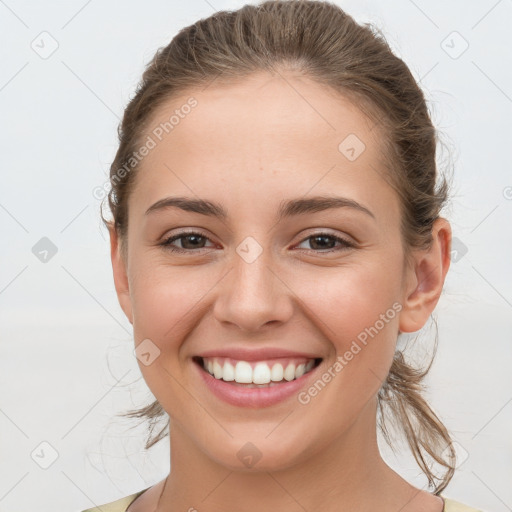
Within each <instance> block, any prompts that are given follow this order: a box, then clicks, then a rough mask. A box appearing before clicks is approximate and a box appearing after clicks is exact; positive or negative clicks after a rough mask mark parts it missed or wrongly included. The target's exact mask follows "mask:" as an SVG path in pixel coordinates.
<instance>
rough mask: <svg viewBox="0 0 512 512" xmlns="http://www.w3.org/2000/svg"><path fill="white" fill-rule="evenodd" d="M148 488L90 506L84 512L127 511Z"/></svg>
mask: <svg viewBox="0 0 512 512" xmlns="http://www.w3.org/2000/svg"><path fill="white" fill-rule="evenodd" d="M146 490H147V489H143V490H142V491H139V492H136V493H134V494H130V495H129V496H125V497H124V498H120V499H118V500H116V501H112V502H110V503H105V504H104V505H98V506H97V507H93V508H88V509H87V510H83V511H82V512H126V509H127V508H128V507H129V506H130V504H131V503H132V502H133V501H135V499H136V498H138V497H139V496H140V495H141V494H142V493H143V492H145V491H146Z"/></svg>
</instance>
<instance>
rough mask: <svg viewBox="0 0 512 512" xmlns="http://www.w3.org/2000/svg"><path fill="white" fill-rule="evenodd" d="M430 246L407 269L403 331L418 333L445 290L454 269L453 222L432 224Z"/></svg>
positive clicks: (443, 220) (402, 316)
mask: <svg viewBox="0 0 512 512" xmlns="http://www.w3.org/2000/svg"><path fill="white" fill-rule="evenodd" d="M432 238H433V240H432V244H431V247H430V248H429V249H426V250H418V251H414V253H413V261H414V263H413V267H414V268H408V269H407V270H406V272H407V274H406V276H405V279H406V281H405V282H407V286H406V288H405V289H404V297H403V302H402V305H403V309H402V311H401V312H400V322H399V329H400V331H401V332H415V331H418V330H420V329H421V328H422V327H423V326H424V325H425V323H426V322H427V320H428V318H429V316H430V314H431V313H432V311H433V310H434V308H435V307H436V305H437V302H438V300H439V297H440V296H441V292H442V291H443V285H444V280H445V277H446V273H447V272H448V269H449V268H450V251H451V241H452V232H451V227H450V223H449V222H448V221H447V220H446V219H443V218H438V219H436V220H435V222H434V225H433V227H432Z"/></svg>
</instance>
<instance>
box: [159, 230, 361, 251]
mask: <svg viewBox="0 0 512 512" xmlns="http://www.w3.org/2000/svg"><path fill="white" fill-rule="evenodd" d="M191 235H199V236H200V237H201V238H204V239H206V240H208V241H210V242H211V240H210V239H209V238H208V237H207V236H205V235H203V234H202V233H199V232H197V231H186V232H183V233H179V234H178V235H173V236H171V237H170V238H168V239H166V240H165V241H164V242H162V243H161V244H160V245H161V246H162V247H164V249H166V250H168V251H171V252H175V253H190V252H199V251H200V250H201V249H205V247H200V248H199V249H181V248H179V247H175V246H172V245H171V243H172V242H175V241H176V240H179V239H180V238H186V237H187V236H191ZM321 236H325V237H328V238H332V239H333V240H334V241H336V242H341V243H342V244H343V246H344V247H342V248H341V249H328V250H315V249H299V250H302V251H304V250H306V251H307V250H311V251H313V252H317V253H320V254H324V253H329V252H337V251H344V250H347V249H351V248H354V247H355V244H353V243H352V242H349V241H348V240H345V239H344V238H342V237H339V236H336V235H332V234H331V233H321V232H320V233H314V234H312V235H309V236H307V237H306V238H304V239H303V240H301V241H300V242H299V244H301V243H303V242H305V241H306V240H309V239H310V238H315V237H321Z"/></svg>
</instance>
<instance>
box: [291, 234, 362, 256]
mask: <svg viewBox="0 0 512 512" xmlns="http://www.w3.org/2000/svg"><path fill="white" fill-rule="evenodd" d="M308 241H311V242H309V244H310V247H311V248H312V250H314V251H315V252H336V251H344V250H346V249H350V248H352V247H355V245H354V244H353V243H352V242H349V241H348V240H345V239H344V238H342V237H339V236H335V235H331V234H330V233H315V234H314V235H311V236H308V237H307V238H305V239H304V240H303V241H302V242H301V244H302V243H304V242H308ZM336 242H339V243H340V244H341V247H340V248H339V249H332V247H333V244H336ZM320 249H322V250H321V251H320ZM325 249H327V250H325Z"/></svg>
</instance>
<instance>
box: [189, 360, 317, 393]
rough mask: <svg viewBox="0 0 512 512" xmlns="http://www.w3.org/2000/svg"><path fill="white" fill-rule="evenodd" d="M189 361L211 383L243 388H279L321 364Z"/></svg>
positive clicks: (288, 361)
mask: <svg viewBox="0 0 512 512" xmlns="http://www.w3.org/2000/svg"><path fill="white" fill-rule="evenodd" d="M192 360H193V361H194V363H195V364H196V365H197V366H198V367H199V368H200V369H201V371H203V372H205V373H207V374H209V375H210V376H211V377H213V378H214V379H216V380H219V381H223V382H225V383H229V384H230V385H232V386H237V387H243V388H270V387H274V386H282V385H283V384H286V383H287V382H291V381H294V380H297V379H300V378H301V377H302V376H304V375H306V374H308V373H310V372H312V371H313V370H314V369H315V368H316V367H317V366H319V365H320V363H321V362H322V358H321V357H316V358H304V357H286V358H276V359H266V360H261V361H244V360H237V359H232V358H229V357H201V356H194V357H193V358H192Z"/></svg>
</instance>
